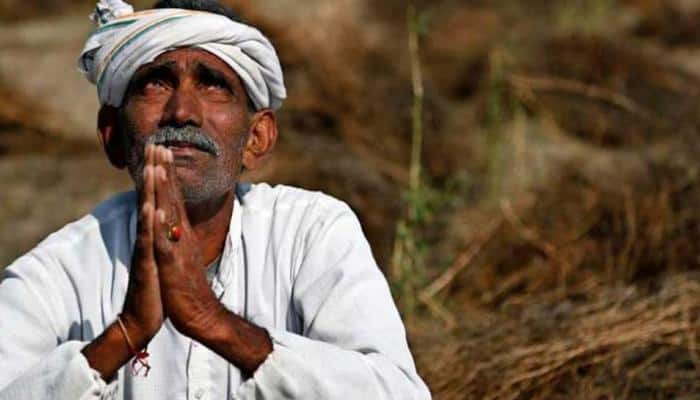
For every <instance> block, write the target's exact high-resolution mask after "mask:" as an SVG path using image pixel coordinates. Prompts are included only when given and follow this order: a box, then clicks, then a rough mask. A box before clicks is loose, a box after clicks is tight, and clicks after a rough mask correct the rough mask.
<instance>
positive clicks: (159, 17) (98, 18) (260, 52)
mask: <svg viewBox="0 0 700 400" xmlns="http://www.w3.org/2000/svg"><path fill="white" fill-rule="evenodd" d="M92 18H93V20H95V22H96V23H97V24H98V27H97V29H95V31H94V32H92V34H90V36H89V37H88V39H87V42H86V43H85V47H84V48H83V51H82V53H81V54H80V59H79V60H78V66H79V68H80V70H81V71H82V72H83V74H85V76H86V77H87V79H88V80H89V81H90V82H92V83H94V84H95V85H97V91H98V95H99V98H100V103H102V104H107V105H111V106H114V107H119V106H120V105H121V103H122V100H123V99H124V95H125V93H126V90H127V88H128V86H129V81H130V80H131V77H132V76H133V74H134V72H136V70H137V69H138V68H139V67H141V66H142V65H144V64H147V63H150V62H152V61H153V60H155V59H156V57H158V56H159V55H160V54H163V53H165V52H167V51H170V50H174V49H176V48H179V47H197V48H201V49H203V50H206V51H208V52H210V53H212V54H214V55H215V56H217V57H219V58H220V59H222V60H223V61H224V62H225V63H226V64H228V65H229V66H230V67H231V68H232V69H233V70H234V71H235V72H236V73H237V74H238V76H239V77H240V79H241V81H242V83H243V86H244V87H245V89H246V91H247V93H248V96H249V97H250V99H251V100H252V102H253V104H254V105H255V108H256V109H257V110H261V109H264V108H271V109H273V110H276V109H278V108H279V107H280V106H281V105H282V101H283V100H284V99H285V98H286V89H285V87H284V76H283V74H282V67H281V65H280V62H279V59H278V58H277V53H276V52H275V49H274V47H273V46H272V43H270V41H269V40H268V39H267V38H266V37H265V36H264V35H263V34H262V33H260V31H258V30H257V29H255V28H253V27H251V26H248V25H245V24H242V23H239V22H235V21H233V20H231V19H229V18H228V17H225V16H223V15H219V14H214V13H208V12H201V11H191V10H183V9H154V10H146V11H141V12H134V9H133V8H132V7H131V6H130V5H129V4H127V3H125V2H123V1H122V0H99V2H98V3H97V8H96V11H95V13H94V14H93V15H92Z"/></svg>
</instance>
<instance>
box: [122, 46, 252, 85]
mask: <svg viewBox="0 0 700 400" xmlns="http://www.w3.org/2000/svg"><path fill="white" fill-rule="evenodd" d="M159 65H168V66H170V67H172V69H173V70H174V71H175V72H177V73H178V74H180V73H188V72H193V71H195V69H196V68H197V67H199V66H202V65H203V66H206V67H208V68H210V69H213V70H216V71H218V72H220V73H222V74H223V75H224V76H225V77H226V78H228V79H229V80H231V82H232V83H235V84H236V85H237V86H239V85H240V84H241V82H240V78H239V77H238V74H236V72H235V71H234V70H233V69H232V68H231V67H230V66H229V65H228V64H227V63H226V62H224V60H222V59H220V58H219V57H217V56H215V55H214V54H212V53H210V52H208V51H206V50H203V49H199V48H195V47H183V48H178V49H174V50H170V51H166V52H164V53H162V54H161V55H159V56H158V57H156V59H155V60H153V61H152V62H150V63H148V64H144V65H142V66H141V67H139V69H138V70H137V71H136V73H135V75H138V74H139V73H140V72H143V71H145V70H148V69H151V68H153V67H154V66H159Z"/></svg>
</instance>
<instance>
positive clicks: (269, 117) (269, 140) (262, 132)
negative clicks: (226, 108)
mask: <svg viewBox="0 0 700 400" xmlns="http://www.w3.org/2000/svg"><path fill="white" fill-rule="evenodd" d="M275 143H277V117H275V113H274V112H273V111H272V110H270V109H264V110H261V111H258V112H257V113H255V115H254V116H253V122H252V123H251V124H250V130H249V132H248V141H247V142H246V147H245V149H244V150H243V166H244V167H245V168H246V170H249V171H252V170H254V169H257V168H259V167H260V166H261V165H262V164H263V163H264V162H265V160H266V159H267V158H268V157H269V156H270V154H271V153H272V150H273V149H274V148H275Z"/></svg>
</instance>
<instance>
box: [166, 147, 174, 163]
mask: <svg viewBox="0 0 700 400" xmlns="http://www.w3.org/2000/svg"><path fill="white" fill-rule="evenodd" d="M166 151H167V153H165V154H167V155H168V162H169V163H171V164H172V162H173V161H174V160H175V157H174V156H173V152H172V151H171V150H170V149H168V150H166Z"/></svg>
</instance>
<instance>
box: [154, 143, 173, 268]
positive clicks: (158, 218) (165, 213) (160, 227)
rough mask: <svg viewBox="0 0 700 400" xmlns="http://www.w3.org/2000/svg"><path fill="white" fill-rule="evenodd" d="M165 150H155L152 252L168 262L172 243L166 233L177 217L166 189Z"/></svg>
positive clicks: (159, 147) (162, 148) (161, 148)
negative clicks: (154, 209)
mask: <svg viewBox="0 0 700 400" xmlns="http://www.w3.org/2000/svg"><path fill="white" fill-rule="evenodd" d="M166 157H167V155H166V153H165V148H164V147H161V146H158V147H157V148H156V166H155V179H154V183H155V204H156V215H155V222H154V227H155V229H154V244H155V245H154V250H155V252H156V257H157V258H158V259H159V260H163V261H165V262H168V261H169V260H171V259H172V254H171V253H172V243H171V242H170V240H169V239H168V232H169V230H170V228H171V226H172V225H174V224H177V223H178V216H177V215H173V214H174V213H173V211H172V210H174V207H173V206H172V204H171V200H170V191H169V189H168V187H169V186H168V178H169V177H168V173H167V170H166V168H165V164H164V163H165V161H166Z"/></svg>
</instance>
